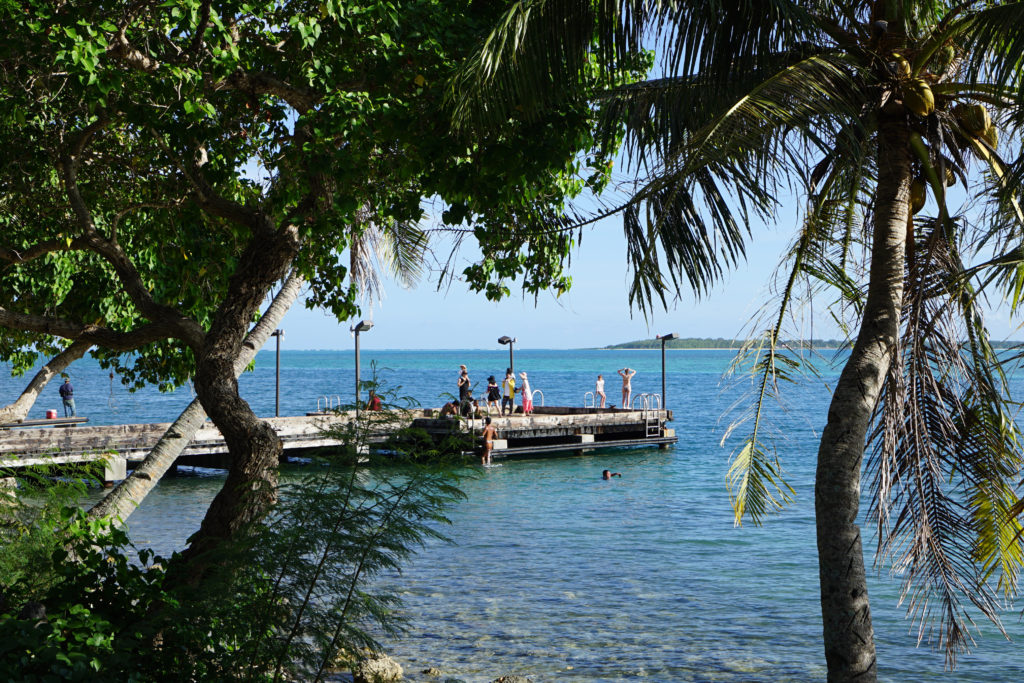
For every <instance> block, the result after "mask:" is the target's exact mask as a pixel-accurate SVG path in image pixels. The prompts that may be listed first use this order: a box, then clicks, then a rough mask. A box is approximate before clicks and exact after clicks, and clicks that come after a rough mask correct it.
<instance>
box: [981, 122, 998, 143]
mask: <svg viewBox="0 0 1024 683" xmlns="http://www.w3.org/2000/svg"><path fill="white" fill-rule="evenodd" d="M981 139H982V140H984V141H985V142H987V143H988V146H989V147H991V148H992V149H995V148H996V147H998V146H999V131H998V130H996V127H995V126H989V127H988V128H986V129H985V132H984V133H982V134H981Z"/></svg>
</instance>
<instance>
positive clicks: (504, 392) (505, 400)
mask: <svg viewBox="0 0 1024 683" xmlns="http://www.w3.org/2000/svg"><path fill="white" fill-rule="evenodd" d="M515 397H516V376H515V375H514V374H512V368H509V369H508V370H506V371H505V379H504V380H503V381H502V383H501V414H502V415H504V414H505V406H508V414H509V415H511V414H512V413H514V412H516V402H515Z"/></svg>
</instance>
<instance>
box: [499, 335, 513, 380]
mask: <svg viewBox="0 0 1024 683" xmlns="http://www.w3.org/2000/svg"><path fill="white" fill-rule="evenodd" d="M498 343H499V344H501V345H502V346H504V345H505V344H508V367H509V368H511V370H512V375H513V376H515V374H516V364H515V362H513V357H512V347H513V345H515V343H516V339H515V337H508V336H505V337H498Z"/></svg>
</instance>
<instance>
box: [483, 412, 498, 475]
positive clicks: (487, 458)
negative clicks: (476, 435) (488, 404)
mask: <svg viewBox="0 0 1024 683" xmlns="http://www.w3.org/2000/svg"><path fill="white" fill-rule="evenodd" d="M497 435H498V430H497V429H496V428H495V427H494V425H492V424H491V418H489V417H488V418H486V419H484V433H483V437H484V455H483V457H482V458H481V459H480V464H481V465H483V466H484V467H487V466H488V465H490V464H491V449H492V448H494V437H495V436H497Z"/></svg>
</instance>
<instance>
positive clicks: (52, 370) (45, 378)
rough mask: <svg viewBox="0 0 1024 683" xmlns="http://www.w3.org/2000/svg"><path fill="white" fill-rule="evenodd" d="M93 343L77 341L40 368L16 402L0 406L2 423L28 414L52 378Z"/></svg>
mask: <svg viewBox="0 0 1024 683" xmlns="http://www.w3.org/2000/svg"><path fill="white" fill-rule="evenodd" d="M90 346H92V344H89V343H87V342H81V341H76V342H74V343H73V344H71V346H69V347H67V348H66V349H64V350H63V351H61V352H60V353H59V354H57V355H56V356H54V357H53V358H51V359H50V362H48V363H47V364H46V365H44V366H43V367H41V368H40V369H39V372H37V373H36V376H35V377H33V378H32V381H31V382H29V383H28V386H27V387H25V391H23V392H21V396H19V397H18V398H17V399H16V400H15V401H14V403H11V404H10V405H7V406H4V407H3V408H0V423H4V422H21V421H22V420H24V419H25V417H26V416H27V415H28V411H30V410H31V409H32V406H33V405H35V403H36V399H38V398H39V394H41V393H42V392H43V389H45V388H46V385H47V384H49V383H50V380H51V379H53V378H54V377H56V376H58V375H59V374H60V373H62V372H64V370H66V369H67V367H68V366H69V365H71V364H72V363H74V362H75V361H76V360H78V359H79V358H81V357H82V356H84V355H85V352H86V351H88V350H89V347H90Z"/></svg>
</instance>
